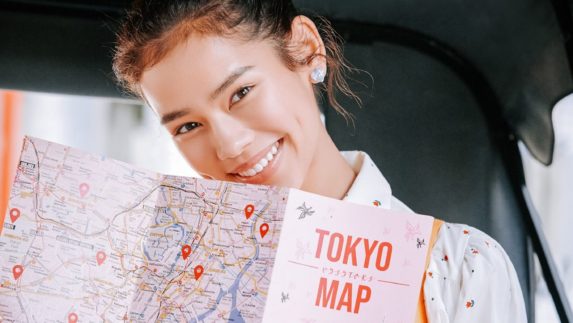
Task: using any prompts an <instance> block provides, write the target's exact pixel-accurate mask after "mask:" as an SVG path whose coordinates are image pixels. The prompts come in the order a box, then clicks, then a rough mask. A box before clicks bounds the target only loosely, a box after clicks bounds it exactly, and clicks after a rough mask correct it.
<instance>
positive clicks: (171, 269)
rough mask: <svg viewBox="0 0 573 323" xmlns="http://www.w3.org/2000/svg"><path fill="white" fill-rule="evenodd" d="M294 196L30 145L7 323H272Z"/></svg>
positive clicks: (15, 194) (4, 251)
mask: <svg viewBox="0 0 573 323" xmlns="http://www.w3.org/2000/svg"><path fill="white" fill-rule="evenodd" d="M288 193H289V191H288V189H286V188H277V187H269V186H261V185H244V184H236V183H227V182H220V181H210V180H204V179H197V178H186V177H175V176H165V175H161V174H157V173H155V172H151V171H147V170H142V169H138V168H135V167H134V166H131V165H128V164H126V163H123V162H119V161H116V160H112V159H108V158H106V157H102V156H95V155H91V154H88V153H85V152H82V151H80V150H77V149H73V148H70V147H66V146H63V145H59V144H55V143H50V142H47V141H43V140H40V139H36V138H31V137H26V138H25V140H24V144H23V148H22V154H21V160H20V162H19V165H18V170H17V174H16V177H15V182H14V185H13V187H12V192H11V197H10V202H9V206H8V209H7V211H6V218H5V221H4V224H3V228H2V233H1V236H0V317H1V319H0V321H2V322H68V323H75V322H118V321H119V322H122V321H129V322H215V321H216V322H221V321H228V322H243V321H249V322H252V321H261V320H262V317H263V312H264V309H265V302H266V298H267V294H268V290H269V284H270V277H271V274H272V271H273V264H274V258H275V254H276V249H277V246H278V240H279V236H280V233H281V228H282V224H283V218H282V217H283V214H284V209H285V207H286V203H287V196H288Z"/></svg>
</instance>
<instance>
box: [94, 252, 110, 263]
mask: <svg viewBox="0 0 573 323" xmlns="http://www.w3.org/2000/svg"><path fill="white" fill-rule="evenodd" d="M106 258H107V255H106V254H105V252H103V251H98V252H97V254H96V260H97V264H98V266H101V264H103V262H104V261H105V259H106Z"/></svg>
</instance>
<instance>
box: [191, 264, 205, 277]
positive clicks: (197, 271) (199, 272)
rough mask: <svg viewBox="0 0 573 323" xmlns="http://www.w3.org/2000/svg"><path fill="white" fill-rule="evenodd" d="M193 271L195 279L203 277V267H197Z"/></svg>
mask: <svg viewBox="0 0 573 323" xmlns="http://www.w3.org/2000/svg"><path fill="white" fill-rule="evenodd" d="M193 271H194V272H195V279H199V278H201V275H203V266H201V265H198V266H197V267H195V269H194V270H193Z"/></svg>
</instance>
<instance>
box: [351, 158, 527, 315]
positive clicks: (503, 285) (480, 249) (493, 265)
mask: <svg viewBox="0 0 573 323" xmlns="http://www.w3.org/2000/svg"><path fill="white" fill-rule="evenodd" d="M342 155H343V157H344V158H345V159H346V161H347V162H348V164H349V165H350V166H351V167H352V168H353V170H354V172H355V173H356V174H357V176H356V178H355V180H354V182H353V184H352V186H351V187H350V189H349V190H348V192H347V194H346V196H345V197H344V200H345V201H349V202H354V203H358V204H365V205H371V206H374V207H381V208H385V209H392V210H396V211H406V212H412V210H410V209H409V208H408V207H407V206H406V205H405V204H404V203H402V202H400V201H399V200H398V199H397V198H395V197H394V196H392V190H391V188H390V184H389V183H388V181H387V180H386V179H385V178H384V176H383V175H382V173H381V172H380V170H379V169H378V168H377V167H376V165H375V164H374V162H373V161H372V159H370V157H369V156H368V154H366V153H364V152H359V151H347V152H342ZM425 275H426V280H425V282H424V286H423V288H424V299H425V306H426V314H427V318H428V322H430V323H453V322H456V323H462V322H463V323H478V322H479V323H483V322H488V323H502V322H503V323H506V322H527V316H526V312H525V304H524V301H523V294H522V292H521V287H520V284H519V281H518V279H517V274H516V272H515V269H514V267H513V264H512V263H511V261H510V259H509V257H508V256H507V254H506V253H505V251H504V250H503V248H502V247H501V246H500V245H499V244H498V243H497V241H495V240H494V239H492V238H491V237H490V236H488V235H487V234H485V233H483V232H481V231H479V230H478V229H475V228H473V227H470V226H468V225H464V224H454V223H444V224H443V225H442V227H441V228H440V231H439V232H438V235H437V238H436V244H435V245H434V248H433V249H432V250H431V257H430V263H429V266H428V268H427V270H426V273H425Z"/></svg>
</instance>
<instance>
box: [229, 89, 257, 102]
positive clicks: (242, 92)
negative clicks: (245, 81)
mask: <svg viewBox="0 0 573 323" xmlns="http://www.w3.org/2000/svg"><path fill="white" fill-rule="evenodd" d="M251 89H252V87H251V86H245V87H242V88H241V89H240V90H239V91H237V92H235V94H233V96H232V97H231V104H235V103H237V102H239V101H240V100H241V99H242V98H243V97H244V96H245V95H247V94H248V93H249V92H250V91H251Z"/></svg>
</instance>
